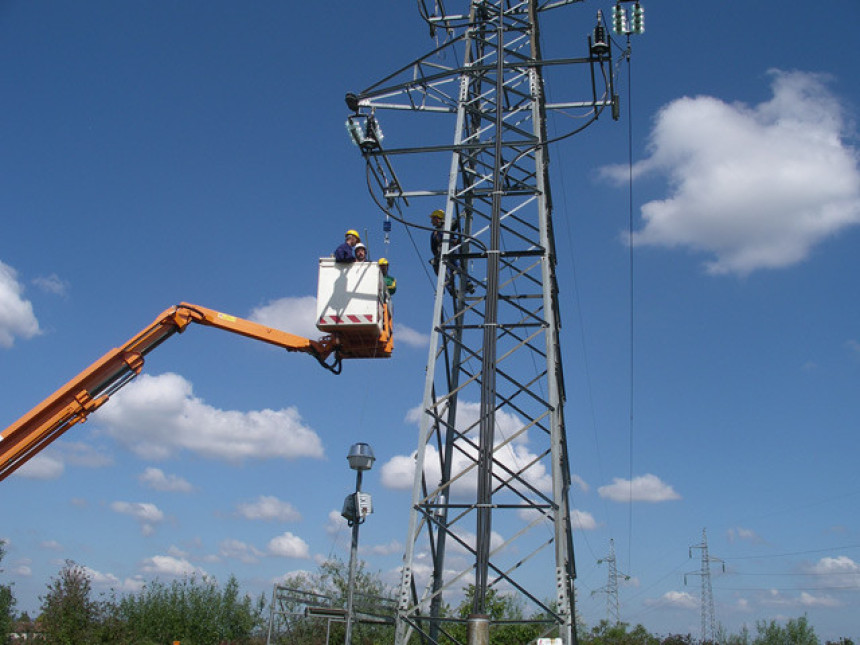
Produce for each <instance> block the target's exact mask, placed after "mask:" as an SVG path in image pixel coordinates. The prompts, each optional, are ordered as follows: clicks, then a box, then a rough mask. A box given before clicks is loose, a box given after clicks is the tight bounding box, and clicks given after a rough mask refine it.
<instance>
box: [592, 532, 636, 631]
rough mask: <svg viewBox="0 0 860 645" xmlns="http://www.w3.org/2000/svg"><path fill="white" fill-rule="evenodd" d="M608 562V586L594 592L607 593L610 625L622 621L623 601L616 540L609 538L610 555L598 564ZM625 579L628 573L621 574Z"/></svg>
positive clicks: (607, 616)
mask: <svg viewBox="0 0 860 645" xmlns="http://www.w3.org/2000/svg"><path fill="white" fill-rule="evenodd" d="M603 563H606V566H607V567H608V569H609V571H608V575H607V580H606V586H605V587H603V588H601V589H597V590H595V591H593V592H592V593H605V594H606V620H608V621H609V624H610V625H617V624H618V623H620V622H621V603H620V602H619V600H618V576H619V573H618V562H617V560H616V558H615V540H613V539H610V540H609V555H607V556H606V557H605V558H601V559H600V560H598V561H597V564H603ZM620 575H621V576H623V577H624V579H625V580H628V579H629V576H627V575H626V574H623V573H622V574H620Z"/></svg>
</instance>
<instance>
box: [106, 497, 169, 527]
mask: <svg viewBox="0 0 860 645" xmlns="http://www.w3.org/2000/svg"><path fill="white" fill-rule="evenodd" d="M110 508H111V510H112V511H114V512H115V513H120V514H122V515H129V516H131V517H133V518H134V519H136V520H137V521H138V522H140V526H141V530H142V531H143V534H144V535H151V534H152V533H153V532H154V531H155V525H156V524H158V523H159V522H162V521H163V520H164V513H163V512H162V511H161V510H160V509H159V508H158V507H157V506H156V505H155V504H150V503H149V502H119V501H118V502H111V505H110Z"/></svg>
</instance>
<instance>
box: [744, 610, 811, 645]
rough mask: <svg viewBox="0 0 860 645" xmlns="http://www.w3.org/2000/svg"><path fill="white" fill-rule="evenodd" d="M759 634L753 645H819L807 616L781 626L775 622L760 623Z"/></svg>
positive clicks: (791, 620) (757, 624) (757, 628)
mask: <svg viewBox="0 0 860 645" xmlns="http://www.w3.org/2000/svg"><path fill="white" fill-rule="evenodd" d="M756 631H757V632H758V634H757V635H756V637H755V639H754V640H753V645H789V644H790V645H819V644H820V641H819V640H818V636H816V635H815V630H814V629H813V628H812V625H810V624H809V622H808V621H807V619H806V616H801V617H800V618H796V619H794V618H792V619H789V621H788V622H787V623H786V624H785V626H782V625H780V624H779V623H777V622H776V621H775V620H771V621H770V622H769V623H768V622H767V621H764V620H762V621H759V622H757V623H756Z"/></svg>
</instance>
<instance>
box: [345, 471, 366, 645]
mask: <svg viewBox="0 0 860 645" xmlns="http://www.w3.org/2000/svg"><path fill="white" fill-rule="evenodd" d="M361 473H362V471H361V470H357V471H356V473H355V499H354V502H353V503H354V508H355V522H353V525H352V545H351V546H350V549H349V579H348V581H347V587H346V635H345V636H344V639H343V642H344V645H351V643H352V605H353V596H354V595H355V588H354V587H355V559H356V554H357V553H358V525H359V517H358V515H359V513H358V493H360V492H361Z"/></svg>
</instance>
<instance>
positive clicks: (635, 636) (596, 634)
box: [582, 620, 660, 645]
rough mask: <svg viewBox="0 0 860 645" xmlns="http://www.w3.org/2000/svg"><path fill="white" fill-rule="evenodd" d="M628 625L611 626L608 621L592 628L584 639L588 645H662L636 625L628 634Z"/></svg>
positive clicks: (658, 640) (657, 639) (602, 621)
mask: <svg viewBox="0 0 860 645" xmlns="http://www.w3.org/2000/svg"><path fill="white" fill-rule="evenodd" d="M628 627H629V625H628V624H627V623H615V624H614V625H613V624H610V623H609V621H607V620H601V621H600V623H599V624H598V625H597V626H595V627H592V628H591V632H590V633H589V634H588V635H587V636H585V637H584V638H583V639H582V642H583V643H585V644H586V645H660V639H659V638H657V637H656V636H654V635H652V634H649V633H648V631H647V630H646V629H645V628H644V627H643V626H642V625H636V627H634V628H633V631H630V632H628V631H627V628H628Z"/></svg>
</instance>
